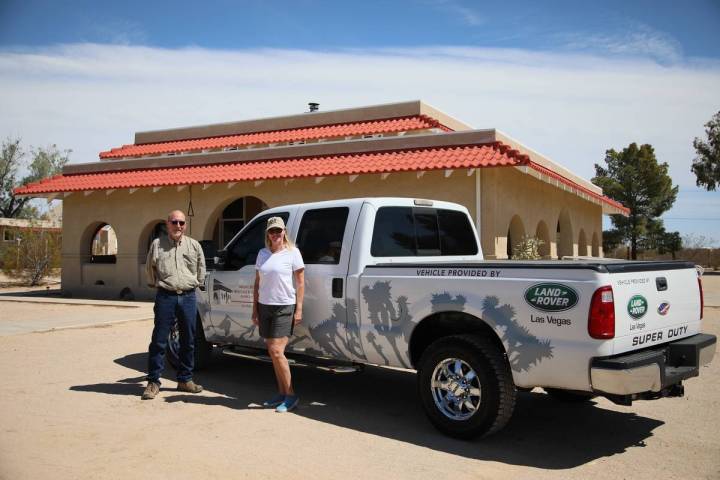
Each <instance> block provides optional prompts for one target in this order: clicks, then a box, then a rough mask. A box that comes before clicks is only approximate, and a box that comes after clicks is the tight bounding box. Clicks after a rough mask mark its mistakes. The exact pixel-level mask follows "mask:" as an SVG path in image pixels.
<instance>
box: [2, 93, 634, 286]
mask: <svg viewBox="0 0 720 480" xmlns="http://www.w3.org/2000/svg"><path fill="white" fill-rule="evenodd" d="M16 193H17V194H20V195H29V196H35V197H49V198H59V199H62V200H63V208H64V218H63V230H64V231H63V254H62V267H63V268H62V288H63V290H64V291H66V292H67V293H68V294H71V295H90V296H95V297H118V296H119V295H120V292H126V293H127V292H128V291H130V292H132V294H133V295H134V296H135V297H137V298H142V297H148V296H150V295H152V290H150V289H149V288H147V286H146V282H145V278H144V273H143V271H144V268H143V267H144V265H143V264H144V261H145V254H146V252H147V248H148V245H149V243H150V241H151V240H152V238H154V237H155V236H157V235H158V234H159V233H160V232H162V229H163V228H164V227H163V224H162V222H163V219H164V218H165V215H166V214H167V212H169V211H170V210H172V209H176V208H180V209H182V210H185V211H186V212H187V213H188V220H189V225H188V232H189V233H190V234H191V236H193V237H194V238H196V239H198V240H201V241H203V243H204V246H205V247H206V248H207V251H208V252H212V251H213V250H214V249H217V248H221V247H222V245H224V244H225V243H227V241H228V240H229V239H230V238H232V236H233V235H234V234H235V233H236V232H237V231H239V229H240V228H241V227H242V226H243V225H244V224H245V222H247V221H248V220H250V219H251V218H252V217H253V216H254V215H256V214H257V213H259V212H260V211H262V210H263V209H265V208H268V207H272V206H277V205H283V204H289V203H298V202H307V201H319V200H329V199H336V198H348V197H364V196H402V197H413V198H431V199H439V200H447V201H452V202H457V203H461V204H463V205H465V206H466V207H467V208H468V209H469V210H470V212H471V215H472V216H473V218H474V219H475V222H476V225H477V227H478V230H479V231H480V232H481V242H482V248H483V252H484V254H485V256H486V258H488V259H503V258H508V254H509V253H510V252H511V251H512V245H514V244H516V243H517V242H518V241H520V239H521V238H522V237H523V235H530V236H537V237H538V238H540V239H541V240H543V242H544V245H543V246H542V247H541V253H542V254H543V256H545V257H546V258H556V257H561V256H578V255H579V256H586V255H592V256H601V255H602V247H601V245H602V238H601V235H602V215H603V214H610V213H620V214H627V209H626V208H624V207H623V206H622V205H620V204H618V203H617V202H615V201H613V200H611V199H609V198H607V197H605V196H603V193H602V191H601V189H600V188H598V187H596V186H595V185H593V184H592V183H590V182H589V181H587V180H585V179H583V178H580V177H578V176H577V175H575V174H573V173H572V172H570V171H569V170H567V169H566V168H563V167H562V166H560V165H558V164H557V163H554V162H553V161H551V160H550V159H548V158H546V157H544V156H542V155H540V154H538V153H536V152H534V151H532V150H531V149H529V148H527V147H525V146H523V145H521V144H520V143H518V142H517V141H515V140H513V139H512V138H510V137H508V136H506V135H504V134H502V133H500V132H498V131H497V130H494V129H485V130H474V129H472V128H471V127H470V126H468V125H466V124H464V123H462V122H461V121H459V120H456V119H454V118H452V117H450V116H448V115H446V114H444V113H442V112H440V111H438V110H437V109H434V108H432V107H430V106H429V105H427V104H425V103H423V102H420V101H413V102H404V103H396V104H386V105H377V106H369V107H362V108H353V109H346V110H336V111H312V112H308V113H303V114H299V115H290V116H284V117H276V118H265V119H259V120H248V121H240V122H232V123H221V124H215V125H203V126H195V127H187V128H175V129H169V130H158V131H148V132H138V133H136V134H135V142H134V144H132V145H124V146H122V147H119V148H114V149H111V150H109V151H106V152H102V153H101V154H100V160H99V161H97V162H93V163H84V164H72V165H67V166H66V167H65V168H64V169H63V173H62V175H59V176H56V177H53V178H50V179H47V180H43V181H41V182H39V183H35V184H30V185H26V186H24V187H22V188H20V189H18V190H17V191H16ZM103 232H105V233H108V234H111V235H105V236H104V237H103V235H104V234H103ZM99 235H100V237H102V238H106V243H105V244H103V245H104V247H103V248H104V250H98V248H99V247H98V238H99ZM112 236H114V237H115V238H116V243H112V242H113V240H111V239H110V238H111V237H112Z"/></svg>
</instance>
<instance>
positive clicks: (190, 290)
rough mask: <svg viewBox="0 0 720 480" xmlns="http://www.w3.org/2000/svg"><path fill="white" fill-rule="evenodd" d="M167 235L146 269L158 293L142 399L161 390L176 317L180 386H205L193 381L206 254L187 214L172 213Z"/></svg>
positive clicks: (191, 389)
mask: <svg viewBox="0 0 720 480" xmlns="http://www.w3.org/2000/svg"><path fill="white" fill-rule="evenodd" d="M165 224H166V225H167V232H168V234H167V235H161V236H160V238H156V239H155V240H154V241H153V242H152V244H151V245H150V251H149V252H148V255H147V262H146V263H145V268H146V272H147V277H148V284H149V285H150V286H152V287H155V288H156V289H157V294H156V295H155V308H154V311H155V327H154V328H153V333H152V340H151V341H150V346H149V348H148V350H149V351H148V376H147V379H148V384H147V387H146V388H145V391H144V392H143V395H142V399H143V400H152V399H153V398H155V396H156V395H157V394H158V393H159V392H160V375H161V374H162V371H163V368H164V367H165V348H166V347H167V342H168V335H169V334H170V329H171V328H172V326H173V324H174V323H175V318H177V322H178V329H179V331H180V355H179V356H180V358H179V366H178V369H177V381H178V385H177V389H178V390H179V391H181V392H188V393H199V392H202V387H201V386H200V385H198V384H196V383H195V382H193V380H192V372H193V366H194V359H195V357H194V355H195V317H196V314H197V306H196V303H195V288H196V287H197V286H198V285H201V284H202V283H203V282H204V281H205V255H203V251H202V248H200V244H199V243H198V242H197V241H196V240H193V239H192V238H190V237H188V236H186V235H185V214H184V213H183V212H181V211H180V210H174V211H172V212H170V214H169V215H168V217H167V221H166V222H165Z"/></svg>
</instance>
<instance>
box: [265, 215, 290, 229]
mask: <svg viewBox="0 0 720 480" xmlns="http://www.w3.org/2000/svg"><path fill="white" fill-rule="evenodd" d="M271 228H282V229H283V230H285V222H283V219H282V218H280V217H270V218H268V221H267V227H265V231H266V232H267V231H268V230H270V229H271Z"/></svg>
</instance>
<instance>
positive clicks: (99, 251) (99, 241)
mask: <svg viewBox="0 0 720 480" xmlns="http://www.w3.org/2000/svg"><path fill="white" fill-rule="evenodd" d="M117 252H118V247H117V235H116V234H115V230H114V229H113V227H112V226H111V225H108V224H107V223H106V224H104V225H101V226H100V227H99V228H98V229H97V230H96V231H95V235H93V240H92V246H91V256H90V262H91V263H115V262H116V261H117Z"/></svg>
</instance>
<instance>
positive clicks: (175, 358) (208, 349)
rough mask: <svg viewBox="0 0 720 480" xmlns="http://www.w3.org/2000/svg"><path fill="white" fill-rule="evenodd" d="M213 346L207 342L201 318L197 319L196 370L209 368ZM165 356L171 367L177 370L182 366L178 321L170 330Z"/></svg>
mask: <svg viewBox="0 0 720 480" xmlns="http://www.w3.org/2000/svg"><path fill="white" fill-rule="evenodd" d="M212 348H213V346H212V344H211V343H208V341H207V340H205V332H204V331H203V326H202V322H201V321H200V318H198V319H197V324H196V326H195V368H194V370H201V369H203V368H205V367H207V366H208V364H209V363H210V359H211V358H212ZM165 356H166V357H167V359H168V362H169V363H170V365H172V366H173V368H175V369H177V368H178V366H179V365H180V329H179V328H178V325H177V320H176V321H175V323H174V324H173V326H172V328H171V329H170V333H169V334H168V342H167V348H166V349H165Z"/></svg>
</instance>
